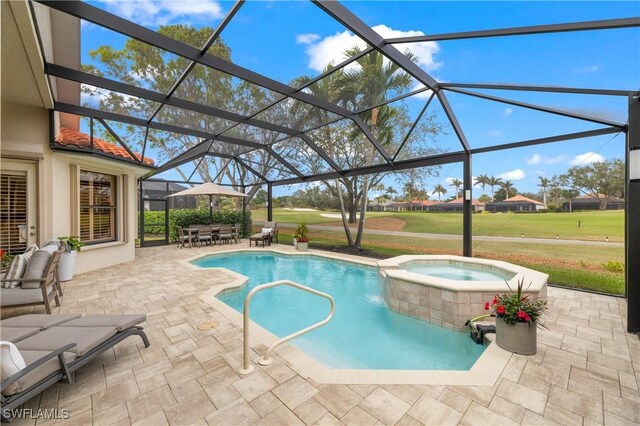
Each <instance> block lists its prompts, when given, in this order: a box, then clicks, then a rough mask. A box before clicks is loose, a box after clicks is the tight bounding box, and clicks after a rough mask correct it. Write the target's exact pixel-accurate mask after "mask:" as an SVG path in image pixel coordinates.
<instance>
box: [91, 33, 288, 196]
mask: <svg viewBox="0 0 640 426" xmlns="http://www.w3.org/2000/svg"><path fill="white" fill-rule="evenodd" d="M158 32H159V33H160V34H162V35H164V36H168V37H170V38H172V39H174V40H178V41H180V42H182V43H185V44H189V45H191V46H201V45H203V44H204V43H205V41H206V40H207V39H208V38H209V36H210V35H211V33H212V32H213V29H212V28H210V27H201V28H196V27H192V26H188V25H165V26H160V28H159V29H158ZM208 54H211V55H213V56H215V57H218V58H222V59H225V60H227V61H230V62H231V61H232V60H231V50H230V49H229V47H228V46H227V45H226V44H225V43H224V41H223V40H222V39H218V40H217V41H216V42H215V43H214V44H213V45H212V46H211V47H210V49H209V51H208ZM89 56H90V57H91V59H92V60H93V61H94V64H90V65H86V64H85V65H83V66H82V69H83V71H85V72H89V73H91V74H94V75H98V76H102V77H107V78H110V79H112V80H116V81H120V82H123V83H126V84H130V85H133V86H137V87H144V88H148V89H150V90H153V91H155V92H160V93H168V92H169V91H170V89H171V88H172V86H173V84H174V83H175V81H177V80H178V78H179V77H180V76H181V74H182V73H183V72H184V70H185V69H186V67H187V65H188V64H189V61H188V60H187V59H186V58H183V57H179V56H175V55H168V54H167V53H166V52H165V51H163V50H161V49H158V48H156V47H153V46H150V45H148V44H146V43H143V42H141V41H138V40H135V39H127V41H126V42H125V44H124V46H123V47H122V48H121V49H116V48H114V47H112V46H110V45H103V46H100V47H98V48H97V49H95V50H93V51H90V52H89ZM82 92H83V104H84V105H88V106H92V107H95V104H98V105H99V108H100V109H102V110H106V111H111V112H115V113H118V114H123V115H128V116H136V117H151V115H152V114H153V113H154V112H155V110H156V108H157V106H158V104H156V103H155V102H151V101H146V100H143V99H139V98H135V97H132V96H125V95H122V94H120V93H117V92H109V91H106V90H103V89H98V88H94V87H92V86H88V85H83V87H82ZM174 96H175V97H178V98H180V99H184V100H187V101H192V102H197V103H202V104H205V105H215V106H216V107H217V108H220V109H223V110H228V111H234V112H237V113H239V114H244V115H248V114H250V113H252V112H255V111H256V110H257V109H258V108H259V107H260V106H261V105H266V103H268V102H270V101H272V100H274V96H275V95H274V94H272V93H271V92H270V91H268V90H265V89H262V88H260V87H258V86H256V85H253V84H249V83H246V82H240V83H235V82H234V80H233V78H232V77H231V76H230V75H228V74H225V73H222V72H219V71H217V70H214V69H212V68H209V67H205V66H202V65H196V66H195V67H194V68H193V69H192V70H191V71H190V72H189V74H188V75H187V77H186V79H185V80H184V82H183V83H182V84H181V85H180V87H179V88H178V89H177V91H176V92H175V94H174ZM274 111H275V110H274ZM271 113H272V112H271V111H269V110H268V112H267V111H265V115H267V118H265V120H266V121H269V118H268V115H269V114H271ZM155 121H159V122H161V123H165V124H170V125H176V126H180V127H185V128H189V129H194V130H200V131H204V132H207V133H211V134H219V133H222V131H224V130H225V129H227V128H228V127H230V125H232V124H233V123H229V122H227V121H226V120H223V119H220V118H216V117H211V116H204V115H202V114H199V113H196V112H193V111H188V110H184V109H181V108H174V107H171V106H164V107H163V108H162V109H160V112H159V113H158V114H157V115H156V117H155ZM112 124H113V125H112V127H113V128H114V130H115V131H116V132H117V133H119V135H120V136H121V138H122V139H123V140H124V141H125V142H126V143H127V144H128V145H129V146H130V147H131V148H132V149H134V150H136V151H138V152H140V153H141V152H143V151H145V149H144V145H145V144H144V141H145V140H146V141H147V149H146V155H149V153H150V152H153V153H154V155H156V156H158V158H156V159H157V160H159V162H165V161H167V160H170V159H172V158H175V157H176V156H177V155H179V154H181V153H182V152H184V151H186V150H187V149H189V148H192V147H194V146H195V145H196V144H198V143H201V142H202V140H200V139H198V138H195V137H191V136H188V135H182V134H178V133H169V132H166V131H159V130H155V129H149V131H148V132H147V129H146V128H145V127H141V126H133V125H124V124H115V123H112ZM101 133H102V134H103V135H104V134H106V130H103V131H102V132H101ZM225 135H232V136H236V137H240V138H245V139H250V140H255V138H259V139H258V140H260V141H261V142H264V143H271V142H273V141H274V140H275V138H276V137H278V135H277V134H276V132H272V131H268V130H264V129H259V128H252V127H251V126H244V127H236V128H234V129H232V130H230V133H225ZM212 148H213V149H216V150H220V151H222V153H224V154H227V155H230V156H232V157H233V156H236V155H237V156H239V157H241V158H242V159H243V160H247V161H251V165H252V166H253V167H254V168H255V169H256V170H257V171H258V172H259V173H261V174H262V175H269V176H270V177H271V178H272V179H276V178H277V177H279V176H281V175H282V173H281V172H279V171H278V170H279V169H278V168H277V167H276V166H278V162H277V160H276V159H275V158H273V157H271V155H269V154H268V153H267V152H266V151H265V150H239V149H238V148H237V147H234V146H231V145H229V144H225V143H223V142H215V143H214V144H213V145H212ZM189 164H191V169H192V170H194V172H195V173H196V175H197V176H199V177H200V179H201V180H203V181H213V180H215V179H216V177H217V179H218V181H221V180H222V179H223V178H225V177H226V178H227V179H228V180H229V181H230V182H231V183H232V184H233V185H234V186H235V189H240V187H241V186H242V185H252V184H255V183H258V182H259V180H258V178H257V177H255V176H254V175H253V174H251V173H249V172H248V171H247V170H246V169H244V168H243V167H241V166H240V165H238V163H237V162H235V161H232V160H230V159H222V158H215V157H206V158H204V159H203V160H202V161H200V158H198V159H196V160H194V161H192V162H191V163H187V164H186V165H184V166H180V167H177V168H176V172H177V173H178V174H180V176H181V177H182V178H183V179H184V180H185V181H186V180H188V178H189V176H190V175H191V172H190V171H187V168H188V167H189ZM259 189H260V187H259V186H253V187H252V189H251V190H250V192H249V193H248V195H249V196H250V197H252V196H254V195H255V193H256V192H257V191H258V190H259ZM249 200H250V199H249Z"/></svg>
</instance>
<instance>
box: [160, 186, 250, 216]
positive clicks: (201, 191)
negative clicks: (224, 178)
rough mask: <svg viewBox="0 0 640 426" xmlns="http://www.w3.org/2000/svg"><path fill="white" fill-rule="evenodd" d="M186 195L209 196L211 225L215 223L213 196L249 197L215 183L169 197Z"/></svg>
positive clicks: (195, 187)
mask: <svg viewBox="0 0 640 426" xmlns="http://www.w3.org/2000/svg"><path fill="white" fill-rule="evenodd" d="M185 195H208V196H209V216H210V219H211V223H213V196H214V195H217V196H220V197H248V195H247V194H243V193H242V192H238V191H235V190H233V189H231V188H227V187H224V186H220V185H217V184H215V183H213V182H205V183H203V184H201V185H197V186H194V187H192V188H189V189H185V190H184V191H180V192H176V193H175V194H171V195H169V197H182V196H185Z"/></svg>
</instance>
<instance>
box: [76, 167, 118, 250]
mask: <svg viewBox="0 0 640 426" xmlns="http://www.w3.org/2000/svg"><path fill="white" fill-rule="evenodd" d="M116 208H117V206H116V177H115V176H112V175H107V174H104V173H96V172H90V171H86V170H80V240H81V241H83V242H85V243H89V244H90V243H98V242H106V241H115V239H116V214H117V211H116Z"/></svg>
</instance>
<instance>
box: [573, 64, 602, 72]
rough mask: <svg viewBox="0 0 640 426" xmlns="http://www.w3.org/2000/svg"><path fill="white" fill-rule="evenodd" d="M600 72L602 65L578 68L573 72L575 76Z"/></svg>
mask: <svg viewBox="0 0 640 426" xmlns="http://www.w3.org/2000/svg"><path fill="white" fill-rule="evenodd" d="M599 70H600V65H585V66H583V67H580V68H576V69H574V70H573V73H574V74H591V73H594V72H598V71H599Z"/></svg>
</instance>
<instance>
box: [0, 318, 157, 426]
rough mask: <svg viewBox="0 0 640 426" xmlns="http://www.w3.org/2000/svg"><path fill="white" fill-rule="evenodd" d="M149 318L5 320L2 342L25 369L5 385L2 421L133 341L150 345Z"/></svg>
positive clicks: (0, 327) (1, 324)
mask: <svg viewBox="0 0 640 426" xmlns="http://www.w3.org/2000/svg"><path fill="white" fill-rule="evenodd" d="M145 320H146V316H145V315H89V316H86V317H81V316H79V315H23V316H20V317H14V318H9V319H6V320H2V321H0V334H1V338H2V340H3V341H8V342H11V343H13V344H15V346H16V347H17V349H18V350H19V352H20V355H21V356H22V358H23V359H24V361H25V364H26V367H25V368H24V369H22V370H20V371H19V372H17V373H15V374H13V375H12V376H10V377H7V378H5V377H3V378H2V379H3V380H2V382H1V383H0V391H1V393H2V395H1V397H2V409H3V410H2V417H3V420H10V417H11V410H13V409H15V408H17V407H19V406H20V405H22V404H23V403H25V402H26V401H28V400H30V399H31V398H33V397H34V396H37V395H38V394H40V393H41V392H43V391H44V390H46V389H47V388H49V387H50V386H52V385H54V384H55V383H57V382H59V381H65V382H67V383H73V373H74V372H75V371H76V370H78V369H79V368H80V367H82V366H83V365H85V364H87V363H88V362H90V361H91V360H93V359H94V358H96V357H97V356H98V355H100V354H101V353H103V352H105V351H106V350H108V349H110V348H112V347H113V346H114V345H116V344H117V343H119V342H121V341H123V340H124V339H126V338H127V337H130V336H140V337H141V338H142V341H143V343H144V345H145V347H149V340H148V339H147V336H146V334H145V333H144V331H143V329H142V327H139V326H138V324H140V323H142V322H144V321H145Z"/></svg>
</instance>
